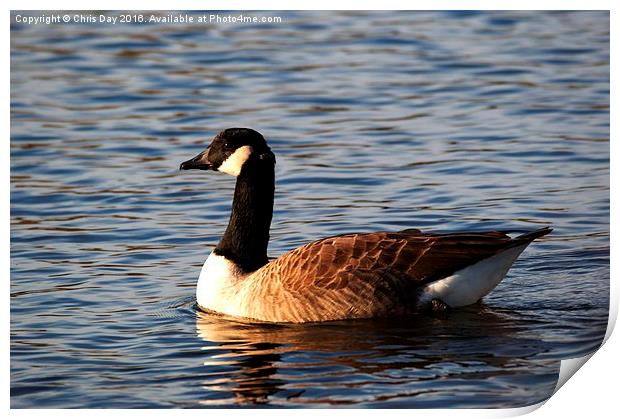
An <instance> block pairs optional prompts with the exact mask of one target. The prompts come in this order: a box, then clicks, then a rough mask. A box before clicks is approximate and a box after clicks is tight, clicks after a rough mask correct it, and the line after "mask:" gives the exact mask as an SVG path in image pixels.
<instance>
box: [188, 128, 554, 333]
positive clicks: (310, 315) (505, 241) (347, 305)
mask: <svg viewBox="0 0 620 419" xmlns="http://www.w3.org/2000/svg"><path fill="white" fill-rule="evenodd" d="M275 162H276V160H275V156H274V154H273V153H272V151H271V149H270V148H269V146H268V145H267V142H266V141H265V139H264V138H263V136H262V135H261V134H260V133H258V132H257V131H254V130H252V129H249V128H229V129H226V130H224V131H222V132H220V133H219V134H217V135H216V136H215V138H213V141H212V142H211V145H209V147H207V149H206V150H204V151H203V152H202V153H200V154H198V155H197V156H196V157H194V158H193V159H191V160H188V161H186V162H183V163H182V164H181V166H180V170H189V169H200V170H216V171H220V172H223V173H227V174H230V175H233V176H236V178H237V184H236V187H235V194H234V199H233V204H232V213H231V215H230V221H229V223H228V227H227V228H226V232H225V233H224V236H223V237H222V239H221V240H220V242H219V243H218V245H217V246H216V248H215V249H214V250H213V252H212V253H211V255H210V256H209V257H208V258H207V260H206V262H205V263H204V265H203V267H202V270H201V272H200V277H199V279H198V285H197V289H196V299H197V302H198V305H199V307H200V308H202V309H206V310H210V311H215V312H218V313H222V314H225V315H228V316H234V317H241V318H246V319H251V320H259V321H266V322H289V323H304V322H320V321H328V320H341V319H358V318H375V317H391V316H402V315H409V314H413V313H415V312H417V311H419V310H421V309H426V308H446V307H461V306H465V305H469V304H473V303H476V302H477V301H479V300H480V299H481V298H482V297H483V296H485V295H486V294H488V293H489V292H490V291H491V290H493V288H495V287H496V286H497V284H499V282H500V281H501V280H502V279H503V278H504V276H505V275H506V272H508V269H509V268H510V266H511V265H512V263H513V262H514V261H515V259H516V258H517V257H518V256H519V255H520V254H521V252H523V250H524V249H525V248H526V247H527V246H528V245H529V244H530V243H531V242H532V241H533V240H534V239H536V238H538V237H541V236H544V235H545V234H548V233H549V232H551V229H550V228H548V227H545V228H542V229H539V230H535V231H532V232H529V233H527V234H523V235H521V236H518V237H516V238H511V237H509V236H508V235H507V234H505V233H504V232H499V231H491V232H484V233H478V232H473V233H453V234H426V233H422V232H421V231H419V230H415V229H410V230H404V231H401V232H375V233H359V234H345V235H341V236H334V237H328V238H324V239H321V240H317V241H315V242H312V243H309V244H306V245H304V246H301V247H299V248H297V249H294V250H292V251H290V252H288V253H286V254H284V255H282V256H280V257H279V258H277V259H275V260H273V261H271V262H270V261H269V260H268V259H267V243H268V241H269V227H270V224H271V217H272V212H273V196H274V167H275Z"/></svg>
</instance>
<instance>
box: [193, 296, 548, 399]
mask: <svg viewBox="0 0 620 419" xmlns="http://www.w3.org/2000/svg"><path fill="white" fill-rule="evenodd" d="M531 321H532V319H519V318H517V317H515V316H514V315H513V314H511V313H510V312H506V311H502V312H496V311H494V310H492V309H490V308H488V307H486V306H485V305H483V304H478V305H476V306H474V307H470V308H467V309H461V310H455V311H451V312H448V313H441V314H435V315H429V316H420V317H416V318H408V319H400V320H394V319H390V320H381V319H376V320H351V321H338V322H328V323H321V324H305V325H295V324H290V325H287V324H280V325H274V324H264V323H243V322H239V321H236V320H231V319H227V318H224V317H221V316H219V315H216V314H211V313H205V312H202V311H200V310H197V312H196V328H197V334H198V337H199V338H200V339H202V340H203V341H204V342H205V345H204V346H203V347H202V349H203V351H204V352H205V358H204V361H203V365H204V366H205V367H207V368H206V369H207V370H208V371H209V373H208V374H207V375H206V380H205V382H203V384H202V386H203V388H204V389H205V390H207V394H208V396H207V397H206V398H205V399H204V400H203V401H202V402H201V403H202V404H203V405H205V406H220V407H221V406H249V405H250V406H251V405H265V404H269V405H274V406H304V405H306V403H310V402H312V406H316V403H319V404H323V405H324V406H330V405H339V404H349V403H353V402H355V403H359V402H366V403H369V406H372V404H373V403H376V402H381V403H389V402H398V400H399V399H403V400H405V399H406V400H407V403H408V404H409V405H410V407H429V405H428V404H425V403H428V402H429V401H432V400H433V399H434V398H437V400H438V401H439V402H440V404H441V403H443V407H446V404H445V403H446V400H445V397H457V398H458V397H463V396H464V395H465V394H466V397H471V398H474V397H476V394H475V392H474V393H472V391H471V389H469V388H468V387H467V386H464V382H465V381H464V380H470V381H473V382H475V381H477V380H498V384H497V385H504V383H503V379H502V377H505V376H514V375H523V374H530V373H531V371H529V370H528V365H531V364H529V363H531V362H532V358H534V359H535V358H536V357H538V356H540V354H542V353H544V352H545V351H546V350H548V346H547V345H546V344H545V343H544V342H542V341H540V340H539V339H536V338H535V337H531V336H526V335H524V333H523V332H524V331H525V330H526V329H525V328H524V327H522V325H525V324H526V323H527V322H531ZM481 324H483V325H484V327H480V325H481ZM541 362H542V363H544V362H545V361H544V360H542V359H541ZM551 364H553V365H551ZM551 364H550V370H549V371H551V373H552V374H554V371H555V368H556V366H555V363H553V362H552V363H551ZM557 368H559V364H558V365H557ZM548 381H549V384H547V385H546V386H542V387H541V399H544V398H545V396H546V395H547V393H549V394H548V395H550V392H551V391H552V389H553V383H552V382H551V381H553V380H552V379H550V380H548ZM375 389H376V390H377V391H374V390H375ZM379 389H380V390H381V391H379ZM511 391H515V392H519V391H522V389H518V388H515V389H514V390H511ZM343 392H344V393H347V394H348V396H349V397H347V398H346V399H344V398H339V397H338V396H335V395H338V394H340V395H342V394H343ZM386 392H387V394H386ZM356 393H358V394H359V397H358V398H357V399H355V397H350V396H351V395H352V394H353V395H355V394H356ZM375 394H376V395H377V396H375ZM379 395H381V396H380V397H379ZM411 396H419V397H416V398H415V399H413V401H412V399H411ZM418 402H419V403H421V404H420V405H419V406H417V405H416V403H418ZM387 406H388V407H389V405H387ZM431 406H432V405H431ZM400 407H407V406H400Z"/></svg>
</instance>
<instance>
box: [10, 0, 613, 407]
mask: <svg viewBox="0 0 620 419" xmlns="http://www.w3.org/2000/svg"><path fill="white" fill-rule="evenodd" d="M617 3H618V2H617V1H612V0H607V1H604V0H590V1H577V0H522V1H519V2H510V1H501V2H500V1H497V0H485V1H483V0H478V1H469V0H439V1H425V2H422V1H415V0H413V1H412V0H410V1H394V0H382V1H380V2H374V3H373V4H366V3H359V2H354V1H352V0H351V1H334V0H331V1H325V0H315V1H313V2H304V1H295V0H290V1H281V0H279V1H276V0H263V1H261V2H260V3H259V2H250V1H238V0H232V1H223V0H216V1H210V2H198V1H188V0H175V1H174V2H170V1H158V0H151V1H144V0H141V1H128V0H124V1H118V0H110V1H106V2H102V1H96V2H89V3H88V9H97V10H140V9H143V10H183V9H187V10H189V9H212V10H217V9H224V10H329V9H332V10H356V9H364V10H381V9H383V10H390V9H393V10H441V9H457V10H466V9H491V10H554V9H558V10H611V28H612V31H611V45H612V55H611V57H612V58H611V67H610V68H612V69H617V67H618V66H617V65H616V61H617V59H616V55H615V53H617V51H616V50H617V48H616V50H614V48H613V47H615V46H616V45H617V44H616V42H615V41H617V40H616V32H617V31H616V30H614V28H615V27H616V26H617V23H618V18H617V16H616V14H617V9H618V7H617V6H616V5H615V4H617ZM84 6H85V4H84V3H79V2H77V1H57V2H54V3H49V2H43V1H34V0H22V1H19V2H17V1H9V2H8V8H7V11H6V12H5V14H4V22H5V26H4V33H3V35H4V37H5V38H4V42H3V43H2V45H3V46H4V54H5V55H4V56H5V57H7V56H8V55H9V51H10V37H9V31H8V27H9V22H10V13H9V10H11V9H14V10H50V9H52V10H53V9H58V10H62V9H64V10H80V9H84ZM8 69H9V65H8V63H5V65H4V66H3V71H5V72H6V73H4V74H5V77H4V79H5V80H6V81H7V82H5V84H4V86H3V88H4V92H5V95H4V97H5V101H4V103H3V109H4V121H5V124H4V127H5V130H4V133H5V138H7V140H6V145H4V147H3V148H2V154H1V157H0V158H1V159H2V160H1V161H2V165H1V170H2V171H3V174H4V179H5V181H4V182H3V183H2V186H1V187H2V193H3V196H5V197H7V200H8V198H9V181H8V179H9V168H10V162H9V156H10V153H9V146H8V145H9V144H8V142H9V141H8V138H10V135H9V132H8V131H9V127H10V108H9V98H10V94H9V86H10V78H9V74H8ZM611 74H612V75H613V71H612V72H611ZM616 90H617V89H616V88H615V85H614V84H613V83H611V118H610V120H611V121H614V120H617V117H614V116H613V115H614V114H617V112H614V110H615V109H617V107H616V106H614V104H615V103H614V102H617V101H616V100H615V98H616V95H615V94H614V93H615V91H616ZM614 128H615V127H614V124H613V123H611V127H610V129H611V131H610V134H611V135H610V138H613V137H614V135H613V132H614ZM610 143H611V154H610V155H611V160H612V162H613V160H614V158H615V155H616V151H615V150H616V149H617V147H616V146H615V144H614V142H613V141H610ZM611 170H612V176H611V191H612V193H611V204H612V206H611V211H612V214H611V221H612V223H611V237H612V240H611V241H612V242H611V249H615V248H616V246H615V241H614V238H616V237H618V234H617V233H618V229H617V228H616V224H615V223H614V218H615V217H614V216H613V215H614V214H615V205H614V204H615V203H616V202H617V199H616V198H615V193H614V192H615V188H614V186H615V182H614V181H613V179H614V175H613V174H614V172H615V170H614V166H613V164H612V167H611ZM9 208H10V204H9V203H7V205H3V206H2V209H1V211H2V213H1V215H2V217H3V221H4V222H3V223H2V233H3V237H4V240H3V246H4V252H2V262H4V263H3V266H4V269H5V272H6V273H7V275H6V277H7V279H8V278H10V233H9V231H10V217H9ZM613 256H614V252H613V251H612V261H613V260H614V257H613ZM616 273H617V268H616V266H615V265H614V263H612V266H611V278H612V283H611V287H610V288H611V299H610V303H611V307H610V327H609V328H608V331H607V335H606V340H607V339H608V338H609V341H608V342H607V343H606V344H605V345H604V346H603V348H602V349H601V350H599V352H598V353H596V354H595V355H594V356H593V357H592V359H590V360H589V361H588V362H587V363H586V365H585V366H584V367H583V368H582V369H581V370H580V371H579V372H578V373H577V377H576V378H575V379H572V380H569V381H568V382H567V383H566V385H564V386H563V387H562V388H561V389H560V390H559V392H558V393H557V394H556V395H554V396H553V397H552V398H551V399H550V400H549V401H548V402H547V403H545V404H544V406H543V407H542V408H540V409H536V408H537V407H538V406H532V407H526V408H521V409H498V410H481V409H470V410H446V409H437V410H415V411H413V412H412V411H409V410H385V411H380V410H376V409H372V410H340V411H338V412H337V414H338V415H339V416H344V417H350V416H355V417H356V418H358V417H363V416H368V417H373V418H374V417H376V416H377V415H385V414H388V415H390V416H395V417H396V416H402V417H405V416H406V417H407V418H409V417H410V415H412V414H414V415H416V417H422V418H424V417H433V418H434V419H436V418H444V417H446V418H451V417H472V418H481V417H507V416H516V415H520V414H524V413H527V412H529V411H532V410H535V411H534V412H533V413H531V414H530V416H529V417H533V418H556V417H558V416H560V417H563V416H565V415H566V416H567V417H581V416H584V415H588V416H592V417H593V416H601V417H608V416H609V412H613V411H617V405H616V399H617V398H618V397H617V394H616V393H617V391H616V390H617V388H618V387H617V384H616V383H615V381H616V380H618V375H617V373H618V366H617V365H618V362H617V360H616V359H615V358H616V357H615V356H614V352H617V351H618V345H619V343H618V338H617V337H616V336H613V335H612V336H611V338H610V335H611V332H612V328H613V325H614V324H615V320H616V318H617V312H618V292H617V279H616V278H617V277H618V275H616ZM5 284H6V287H7V290H6V294H5V299H6V300H5V301H7V303H8V304H7V307H6V308H5V313H6V316H7V317H6V318H5V321H4V322H3V323H2V331H3V332H4V336H5V337H9V328H10V323H9V322H10V320H9V318H10V311H9V310H10V309H9V306H8V305H9V304H10V299H9V294H10V285H9V281H8V280H7V281H6V282H5ZM5 348H6V349H5V350H6V353H5V357H4V358H3V366H4V371H5V377H7V380H8V383H7V388H6V389H5V391H4V398H3V402H4V403H3V404H4V406H6V407H7V408H8V407H9V406H10V395H9V388H8V387H10V361H9V359H10V358H9V357H10V353H9V345H6V346H5ZM614 384H615V385H614ZM328 412H329V413H334V412H333V411H326V413H328ZM56 413H59V412H58V411H57V410H49V409H40V410H12V411H11V415H13V416H16V417H32V416H34V415H36V416H37V417H38V418H39V417H48V416H52V415H53V416H56ZM85 413H86V412H84V411H82V410H64V411H62V413H61V414H62V415H63V416H65V417H67V418H70V417H72V416H75V417H79V418H81V417H83V416H84V414H85ZM317 413H318V414H322V413H319V412H318V411H316V410H310V409H309V410H294V411H291V410H263V411H256V410H248V409H246V410H223V411H222V410H216V411H208V412H203V411H182V410H109V409H108V410H90V411H88V413H87V414H88V415H89V416H93V419H96V418H98V417H101V418H103V417H108V416H109V415H114V416H115V417H129V416H131V417H135V416H136V415H138V416H141V415H142V414H144V415H148V416H149V417H154V418H160V417H161V418H169V417H171V416H174V417H179V416H187V415H189V416H194V415H196V417H198V415H200V416H199V417H201V418H202V417H204V416H205V415H206V416H209V417H213V416H220V415H222V416H223V415H226V416H228V417H231V418H232V417H242V416H243V417H247V416H250V415H251V416H253V417H255V416H257V415H258V416H262V415H267V414H269V416H270V417H273V416H276V417H277V416H280V415H287V416H288V415H291V414H294V415H295V416H314V415H316V414H317Z"/></svg>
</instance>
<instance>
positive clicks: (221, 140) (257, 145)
mask: <svg viewBox="0 0 620 419" xmlns="http://www.w3.org/2000/svg"><path fill="white" fill-rule="evenodd" d="M252 161H255V162H256V161H262V162H265V163H267V162H270V163H271V164H275V156H274V155H273V153H272V152H271V149H270V148H269V146H268V145H267V142H266V141H265V138H264V137H263V136H262V135H261V134H260V133H259V132H257V131H254V130H253V129H250V128H228V129H225V130H224V131H222V132H220V133H219V134H217V135H216V136H215V137H214V138H213V141H211V144H210V145H209V147H207V148H206V150H204V151H203V152H202V153H200V154H199V155H197V156H196V157H194V158H193V159H191V160H188V161H186V162H183V163H181V167H180V170H190V169H199V170H217V171H220V172H223V173H228V174H229V175H233V176H239V173H241V170H242V169H243V167H244V166H245V165H246V164H248V162H252Z"/></svg>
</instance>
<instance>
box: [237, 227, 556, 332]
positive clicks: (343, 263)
mask: <svg viewBox="0 0 620 419" xmlns="http://www.w3.org/2000/svg"><path fill="white" fill-rule="evenodd" d="M550 231H551V229H549V228H543V229H540V230H536V231H534V232H532V233H529V234H525V235H522V236H519V237H517V238H514V239H513V238H510V237H509V236H508V235H506V234H505V233H502V232H486V233H456V234H424V233H421V232H419V231H418V230H414V231H408V232H400V233H386V232H380V233H366V234H348V235H343V236H335V237H328V238H325V239H322V240H318V241H315V242H313V243H309V244H306V245H304V246H301V247H299V248H297V249H295V250H292V251H290V252H288V253H286V254H284V255H283V256H281V257H279V258H278V259H276V260H274V261H272V262H270V263H268V264H267V265H265V266H263V267H262V268H260V269H259V270H257V271H256V272H254V273H252V274H251V275H249V277H248V278H247V279H246V280H245V281H250V282H251V283H253V287H252V295H253V299H252V301H251V302H250V303H249V305H248V312H247V316H248V317H251V318H254V319H258V320H263V321H275V322H317V321H326V320H337V319H344V318H349V319H350V318H373V317H387V316H396V315H406V314H409V313H412V312H415V311H417V310H419V309H420V308H421V307H419V306H418V304H417V302H418V299H417V294H418V293H419V291H420V290H421V289H422V288H423V287H424V286H425V285H426V284H428V283H431V282H433V281H436V280H438V279H441V278H445V277H448V276H450V275H451V274H453V273H454V272H456V271H459V270H461V269H464V268H466V267H468V266H471V265H474V264H476V263H477V262H480V261H482V260H484V259H488V258H490V257H492V256H494V255H496V254H498V253H501V252H502V251H504V250H507V249H509V248H512V247H516V246H521V245H524V244H529V243H530V242H531V241H532V240H534V239H536V238H538V237H541V236H543V235H545V234H547V233H549V232H550ZM422 308H426V307H422Z"/></svg>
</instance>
